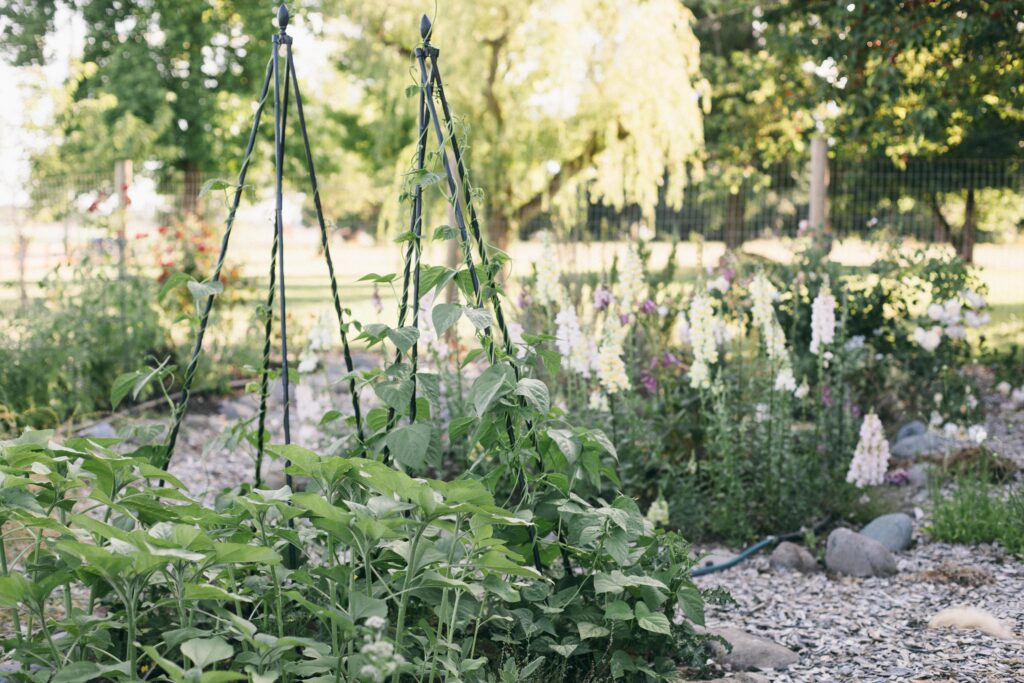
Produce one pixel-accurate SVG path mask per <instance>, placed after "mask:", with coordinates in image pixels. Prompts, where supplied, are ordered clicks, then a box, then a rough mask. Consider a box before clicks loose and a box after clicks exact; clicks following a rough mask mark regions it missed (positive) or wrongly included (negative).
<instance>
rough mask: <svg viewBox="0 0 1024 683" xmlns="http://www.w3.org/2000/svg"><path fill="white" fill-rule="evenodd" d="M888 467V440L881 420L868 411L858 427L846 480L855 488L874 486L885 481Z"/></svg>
mask: <svg viewBox="0 0 1024 683" xmlns="http://www.w3.org/2000/svg"><path fill="white" fill-rule="evenodd" d="M888 468H889V441H888V440H887V439H886V438H885V432H884V431H883V430H882V421H881V420H879V419H878V415H875V413H874V412H870V413H868V414H867V415H865V416H864V422H863V424H861V427H860V441H858V442H857V449H856V450H855V451H854V452H853V461H852V462H851V463H850V471H849V472H847V474H846V481H848V482H849V483H851V484H854V485H855V486H856V487H857V488H864V487H865V486H874V485H878V484H881V483H882V482H883V481H885V471H886V470H887V469H888Z"/></svg>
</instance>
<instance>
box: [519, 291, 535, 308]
mask: <svg viewBox="0 0 1024 683" xmlns="http://www.w3.org/2000/svg"><path fill="white" fill-rule="evenodd" d="M517 303H518V305H519V310H524V309H527V308H529V307H530V304H532V303H533V297H532V296H530V293H529V292H528V291H526V290H525V289H521V290H519V301H518V302H517Z"/></svg>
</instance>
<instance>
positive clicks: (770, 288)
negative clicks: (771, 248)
mask: <svg viewBox="0 0 1024 683" xmlns="http://www.w3.org/2000/svg"><path fill="white" fill-rule="evenodd" d="M777 294H778V290H776V289H775V286H774V285H773V284H772V283H771V281H770V280H769V279H768V277H767V276H766V275H765V274H764V273H762V272H758V273H757V275H755V276H754V279H753V280H752V281H751V283H750V303H751V309H750V314H751V317H752V318H753V322H754V327H757V328H759V329H761V330H763V329H765V327H767V326H768V325H769V324H770V322H771V320H772V319H774V318H775V309H774V308H772V301H773V300H774V299H775V296H776V295H777Z"/></svg>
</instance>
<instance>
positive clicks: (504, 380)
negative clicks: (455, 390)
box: [469, 365, 513, 417]
mask: <svg viewBox="0 0 1024 683" xmlns="http://www.w3.org/2000/svg"><path fill="white" fill-rule="evenodd" d="M512 381H513V375H512V368H510V367H508V366H505V365H492V366H491V367H489V368H487V369H486V370H484V371H483V372H482V373H480V376H479V377H477V378H476V380H475V381H474V382H473V386H472V387H470V389H469V401H470V402H471V403H472V404H473V407H474V408H475V409H476V414H477V416H480V417H482V416H483V414H484V413H486V412H487V411H488V409H489V408H490V407H491V406H492V405H493V404H494V402H495V401H497V400H498V399H499V398H501V397H502V396H504V395H505V394H507V393H509V392H510V391H512V388H513V384H512Z"/></svg>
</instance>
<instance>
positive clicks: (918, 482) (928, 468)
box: [907, 462, 935, 489]
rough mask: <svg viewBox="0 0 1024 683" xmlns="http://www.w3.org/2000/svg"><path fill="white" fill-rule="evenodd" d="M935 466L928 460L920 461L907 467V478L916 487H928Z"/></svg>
mask: <svg viewBox="0 0 1024 683" xmlns="http://www.w3.org/2000/svg"><path fill="white" fill-rule="evenodd" d="M934 469H935V468H934V466H932V465H931V464H929V463H926V462H919V463H917V464H915V465H913V466H911V467H910V468H908V469H907V478H908V479H909V480H910V485H911V486H912V487H913V488H915V489H926V488H928V479H929V478H930V477H931V476H932V470H934Z"/></svg>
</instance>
